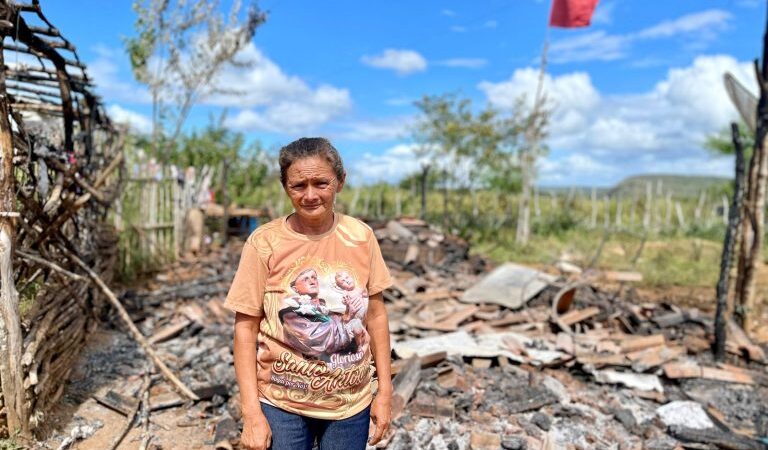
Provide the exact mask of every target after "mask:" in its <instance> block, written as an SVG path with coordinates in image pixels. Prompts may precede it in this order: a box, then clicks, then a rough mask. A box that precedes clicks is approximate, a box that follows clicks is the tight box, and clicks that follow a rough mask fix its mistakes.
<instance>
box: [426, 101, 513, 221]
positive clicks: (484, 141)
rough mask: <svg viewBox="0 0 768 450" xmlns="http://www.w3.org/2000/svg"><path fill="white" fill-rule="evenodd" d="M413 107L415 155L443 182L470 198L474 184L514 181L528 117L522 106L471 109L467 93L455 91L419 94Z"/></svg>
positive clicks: (507, 187) (496, 184)
mask: <svg viewBox="0 0 768 450" xmlns="http://www.w3.org/2000/svg"><path fill="white" fill-rule="evenodd" d="M416 107H417V108H418V109H419V110H420V112H421V119H420V121H419V122H418V124H417V126H416V128H415V130H414V138H415V140H416V141H417V142H418V143H419V144H420V146H419V148H420V149H421V151H420V152H418V153H417V155H418V156H420V157H425V158H429V159H430V160H431V163H432V164H434V165H437V166H438V167H439V168H440V169H442V170H444V171H445V173H446V174H447V175H446V178H445V179H444V180H443V181H442V184H443V187H444V188H446V187H447V184H448V183H450V184H451V185H453V187H458V188H461V189H464V190H468V191H469V192H470V193H471V194H472V196H473V200H475V199H476V196H475V194H476V190H477V189H478V188H479V187H487V186H494V187H503V188H504V189H505V190H513V189H516V188H517V187H518V186H519V179H520V177H519V174H520V164H519V158H518V157H519V153H520V151H521V143H522V142H523V140H522V134H523V131H524V130H525V125H526V123H527V118H526V117H525V116H524V115H523V114H522V109H521V108H517V107H516V108H514V109H513V111H511V112H510V113H509V114H502V113H501V112H499V111H498V110H496V109H494V108H492V107H490V106H486V107H485V108H484V109H482V110H479V111H475V110H474V108H473V107H472V102H471V100H470V99H468V98H463V97H461V96H459V95H458V94H455V93H451V94H443V95H438V96H424V97H423V98H422V99H421V100H419V101H417V102H416ZM444 192H446V194H447V189H444ZM444 202H445V203H447V198H445V199H444ZM473 203H474V204H475V207H474V208H473V211H474V212H476V211H477V207H476V201H473ZM446 209H447V208H446Z"/></svg>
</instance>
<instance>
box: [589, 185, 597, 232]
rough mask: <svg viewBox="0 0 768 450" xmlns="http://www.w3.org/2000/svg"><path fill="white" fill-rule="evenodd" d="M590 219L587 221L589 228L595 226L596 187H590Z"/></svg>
mask: <svg viewBox="0 0 768 450" xmlns="http://www.w3.org/2000/svg"><path fill="white" fill-rule="evenodd" d="M591 199H592V220H591V221H590V222H589V227H590V228H596V227H597V188H595V187H593V188H592V197H591Z"/></svg>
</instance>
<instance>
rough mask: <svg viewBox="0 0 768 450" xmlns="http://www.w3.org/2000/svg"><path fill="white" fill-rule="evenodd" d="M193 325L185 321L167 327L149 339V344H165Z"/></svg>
mask: <svg viewBox="0 0 768 450" xmlns="http://www.w3.org/2000/svg"><path fill="white" fill-rule="evenodd" d="M191 323H192V321H191V320H188V319H184V320H182V321H180V322H176V323H172V324H170V325H168V326H166V327H163V328H162V329H160V330H158V331H157V333H155V334H153V335H152V337H150V338H149V343H150V344H157V343H159V342H165V341H167V340H168V339H171V338H173V337H175V336H176V335H178V334H179V333H181V332H182V331H184V329H185V328H187V327H188V326H189V325H190V324H191Z"/></svg>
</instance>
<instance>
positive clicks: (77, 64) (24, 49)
mask: <svg viewBox="0 0 768 450" xmlns="http://www.w3.org/2000/svg"><path fill="white" fill-rule="evenodd" d="M44 42H45V43H46V45H48V46H49V47H51V48H61V49H65V50H74V47H72V46H71V45H69V46H67V45H66V43H58V42H51V41H44ZM3 49H4V50H7V51H9V52H19V53H24V54H27V55H32V56H37V57H41V58H47V55H45V54H44V53H42V52H40V51H39V50H37V49H35V48H34V47H21V46H19V45H15V44H3ZM62 59H64V62H65V63H66V64H67V65H69V66H72V67H77V68H78V69H81V70H83V69H85V65H84V64H83V63H81V62H79V61H75V60H72V59H67V58H64V57H62Z"/></svg>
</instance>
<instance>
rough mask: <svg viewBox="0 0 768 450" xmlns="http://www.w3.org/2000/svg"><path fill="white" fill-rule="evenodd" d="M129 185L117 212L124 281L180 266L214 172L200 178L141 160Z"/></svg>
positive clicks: (203, 173)
mask: <svg viewBox="0 0 768 450" xmlns="http://www.w3.org/2000/svg"><path fill="white" fill-rule="evenodd" d="M130 170H131V171H132V172H133V174H132V175H131V176H128V177H126V178H125V179H124V181H123V189H122V192H121V195H120V198H119V199H118V201H117V202H116V204H115V208H114V224H115V228H116V229H117V231H118V233H119V235H120V242H119V245H118V247H119V255H120V257H119V267H120V273H121V274H122V276H123V277H124V278H132V277H134V276H136V275H140V274H143V273H147V272H152V271H155V270H158V269H160V268H162V267H164V266H167V265H168V264H170V263H172V262H174V261H176V259H177V258H178V257H179V255H181V253H182V252H183V249H184V237H185V218H186V215H187V212H188V211H189V209H190V208H192V207H193V206H194V205H196V204H198V203H199V201H200V197H201V195H203V196H205V194H201V192H202V193H205V192H207V191H208V187H209V186H210V182H211V176H212V170H211V168H210V167H207V166H206V167H203V168H202V170H200V171H199V173H196V171H195V170H194V169H191V168H187V169H186V170H185V171H184V172H183V174H182V173H179V170H178V169H177V168H176V167H174V166H161V165H158V164H156V163H154V161H145V160H144V159H143V158H142V157H138V161H134V164H133V165H132V167H131V168H130Z"/></svg>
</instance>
